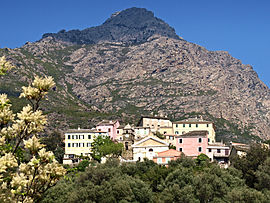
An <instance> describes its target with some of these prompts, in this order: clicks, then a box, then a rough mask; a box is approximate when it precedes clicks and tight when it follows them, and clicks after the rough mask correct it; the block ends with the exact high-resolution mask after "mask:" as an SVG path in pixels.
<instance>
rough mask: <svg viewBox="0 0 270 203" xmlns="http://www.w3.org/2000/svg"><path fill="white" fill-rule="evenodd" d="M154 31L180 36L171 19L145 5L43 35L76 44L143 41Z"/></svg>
mask: <svg viewBox="0 0 270 203" xmlns="http://www.w3.org/2000/svg"><path fill="white" fill-rule="evenodd" d="M153 35H160V36H164V37H169V38H173V39H180V38H179V36H177V34H176V33H175V30H174V29H173V28H172V27H170V26H169V25H168V24H167V23H165V22H164V21H162V20H161V19H159V18H156V17H155V16H154V14H153V12H151V11H148V10H146V9H145V8H135V7H134V8H129V9H126V10H123V11H121V12H116V13H114V14H112V15H111V17H110V18H109V19H107V20H106V21H105V22H104V23H103V24H102V25H100V26H97V27H91V28H87V29H84V30H70V31H67V32H66V31H65V30H61V31H59V32H58V33H46V34H44V35H43V37H42V38H46V37H49V36H51V37H53V38H54V39H55V40H57V41H64V42H69V43H73V44H96V43H98V42H100V41H111V42H124V43H143V42H145V41H147V39H149V38H150V37H151V36H153Z"/></svg>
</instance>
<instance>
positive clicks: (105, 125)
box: [96, 120, 120, 140]
mask: <svg viewBox="0 0 270 203" xmlns="http://www.w3.org/2000/svg"><path fill="white" fill-rule="evenodd" d="M119 126H120V123H119V121H104V120H103V121H101V122H100V123H98V124H97V126H96V129H97V130H98V131H101V132H107V133H108V135H109V136H110V138H111V139H112V140H115V139H116V137H117V128H118V127H119Z"/></svg>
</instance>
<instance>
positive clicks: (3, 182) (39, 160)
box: [0, 57, 66, 202]
mask: <svg viewBox="0 0 270 203" xmlns="http://www.w3.org/2000/svg"><path fill="white" fill-rule="evenodd" d="M11 68H12V65H11V64H10V63H9V62H7V61H6V60H5V58H4V57H2V58H0V77H3V75H5V73H6V72H7V71H8V70H10V69H11ZM54 85H55V83H54V82H53V79H52V77H45V78H41V77H35V79H34V81H33V82H32V84H31V85H29V86H28V87H22V90H23V91H22V93H21V95H20V97H25V98H27V100H28V101H29V102H30V103H31V105H27V106H25V107H23V109H22V111H21V112H20V113H17V115H15V114H14V113H13V112H12V110H11V103H10V100H9V99H8V98H7V95H6V94H0V202H34V201H38V200H39V199H40V198H41V197H42V195H43V194H44V192H46V191H47V190H48V189H49V188H50V187H52V186H53V185H55V184H56V182H57V181H58V180H59V179H60V178H61V177H62V176H63V175H64V174H65V173H66V171H65V169H64V168H63V167H62V166H61V165H60V164H59V163H58V162H57V161H56V160H55V158H54V155H53V153H52V152H47V151H46V150H45V149H44V148H43V147H44V145H43V144H41V143H40V140H39V138H38V133H40V132H41V131H43V129H44V127H45V125H46V123H47V119H46V116H44V115H43V114H42V111H41V110H39V104H40V101H41V100H42V99H43V98H44V97H45V95H46V94H47V93H48V91H49V90H50V89H51V88H52V87H53V86H54Z"/></svg>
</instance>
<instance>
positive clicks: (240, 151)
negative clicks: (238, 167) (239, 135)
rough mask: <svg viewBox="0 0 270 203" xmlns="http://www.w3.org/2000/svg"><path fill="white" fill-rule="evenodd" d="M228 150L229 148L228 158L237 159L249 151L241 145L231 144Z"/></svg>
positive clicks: (245, 146)
mask: <svg viewBox="0 0 270 203" xmlns="http://www.w3.org/2000/svg"><path fill="white" fill-rule="evenodd" d="M230 148H231V152H230V156H236V155H237V156H239V157H243V156H246V154H247V152H248V150H249V149H250V146H249V145H247V144H243V143H235V142H231V143H230Z"/></svg>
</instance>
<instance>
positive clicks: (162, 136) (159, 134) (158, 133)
mask: <svg viewBox="0 0 270 203" xmlns="http://www.w3.org/2000/svg"><path fill="white" fill-rule="evenodd" d="M155 136H157V137H158V138H159V139H165V135H162V134H161V133H160V132H158V131H157V132H156V133H155Z"/></svg>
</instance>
